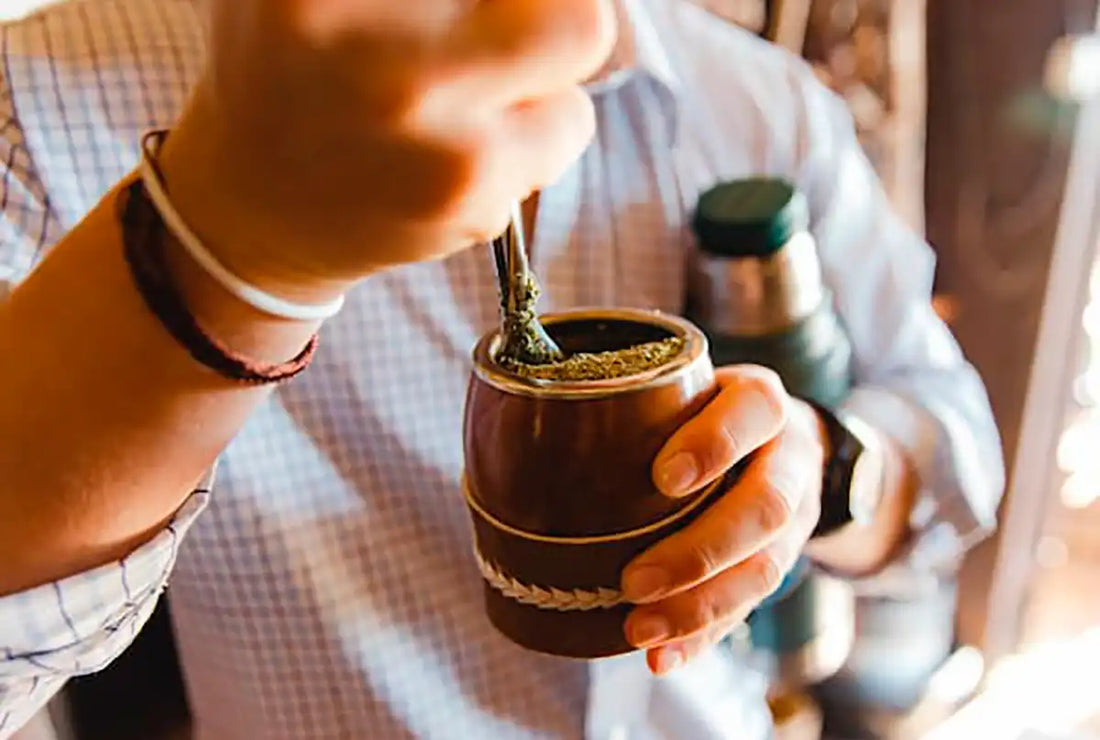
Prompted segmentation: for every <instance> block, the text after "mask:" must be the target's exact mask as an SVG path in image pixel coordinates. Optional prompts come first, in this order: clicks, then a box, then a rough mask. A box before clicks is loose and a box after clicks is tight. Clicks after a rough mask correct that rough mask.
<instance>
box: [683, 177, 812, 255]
mask: <svg viewBox="0 0 1100 740" xmlns="http://www.w3.org/2000/svg"><path fill="white" fill-rule="evenodd" d="M692 226H693V228H694V229H695V235H696V237H697V239H698V241H699V248H700V249H701V250H703V251H704V252H706V253H707V254H711V255H714V256H716V257H769V256H771V255H773V254H775V253H776V252H778V251H779V250H780V249H782V247H783V245H784V244H786V243H787V242H788V241H790V239H791V237H792V236H794V235H795V234H797V233H799V232H801V231H806V230H808V229H809V227H810V209H809V205H808V204H807V203H806V198H805V196H803V195H802V193H800V192H798V190H797V189H795V187H794V186H793V185H791V184H790V183H789V182H787V181H785V180H780V179H775V178H769V177H754V178H749V179H745V180H733V181H731V182H725V183H720V184H719V185H716V186H715V187H713V188H711V189H710V190H708V191H706V192H705V193H703V195H702V196H700V198H699V204H698V206H697V208H696V210H695V218H694V221H693V224H692Z"/></svg>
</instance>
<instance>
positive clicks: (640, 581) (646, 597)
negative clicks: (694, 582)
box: [623, 565, 672, 604]
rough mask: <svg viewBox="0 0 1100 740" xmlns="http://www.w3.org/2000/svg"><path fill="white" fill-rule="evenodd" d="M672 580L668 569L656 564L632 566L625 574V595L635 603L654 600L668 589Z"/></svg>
mask: <svg viewBox="0 0 1100 740" xmlns="http://www.w3.org/2000/svg"><path fill="white" fill-rule="evenodd" d="M671 580H672V579H670V578H669V576H668V571H666V570H665V569H664V568H660V567H657V566H655V565H643V566H642V567H640V568H631V569H628V570H627V572H626V574H625V575H624V576H623V596H625V597H626V600H627V601H632V602H634V603H635V604H641V603H644V602H646V601H652V600H653V599H656V598H657V597H659V596H660V595H661V594H663V593H664V592H665V591H667V590H668V588H669V586H670V585H671Z"/></svg>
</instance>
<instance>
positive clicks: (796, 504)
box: [622, 423, 824, 604]
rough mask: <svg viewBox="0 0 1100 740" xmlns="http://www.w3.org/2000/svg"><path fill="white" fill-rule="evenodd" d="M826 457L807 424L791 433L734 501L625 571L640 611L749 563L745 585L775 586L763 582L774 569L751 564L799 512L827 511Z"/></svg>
mask: <svg viewBox="0 0 1100 740" xmlns="http://www.w3.org/2000/svg"><path fill="white" fill-rule="evenodd" d="M823 457H824V453H823V450H822V448H821V443H820V441H819V440H818V439H817V438H816V436H815V433H814V431H813V430H812V429H809V428H808V425H807V424H802V423H793V424H788V425H786V426H785V427H784V428H783V431H782V432H781V433H780V434H779V436H778V437H776V438H775V439H774V440H773V441H771V442H769V443H767V444H766V445H765V447H764V448H763V449H762V450H761V451H760V453H759V454H758V455H757V456H756V457H755V458H753V460H752V462H751V463H750V464H749V465H748V467H746V469H745V472H744V474H743V475H742V476H741V478H740V479H739V480H738V481H737V483H736V484H735V485H734V486H733V488H732V489H730V491H729V492H728V493H726V494H725V495H724V496H722V497H721V498H719V499H718V500H717V501H715V502H714V503H713V504H712V505H711V506H710V507H709V508H708V509H707V511H705V512H704V513H703V514H702V515H701V516H700V517H699V518H698V519H696V520H695V521H694V522H692V523H691V524H690V525H688V526H687V527H685V528H684V529H682V530H680V531H679V532H677V533H675V534H673V535H671V536H670V537H668V538H666V539H664V540H662V541H660V542H658V543H657V544H656V545H654V546H653V547H651V548H650V549H649V550H647V551H646V552H644V553H642V555H640V556H639V557H638V558H637V559H635V560H634V562H632V563H631V564H630V565H629V566H628V567H627V568H626V570H625V571H624V572H623V583H622V588H623V594H624V595H625V596H626V598H627V599H629V600H630V601H632V602H634V603H639V604H644V603H649V602H652V601H655V600H657V599H663V598H666V597H668V596H670V595H673V594H676V593H680V592H682V591H686V590H688V589H691V588H694V587H696V586H697V585H698V584H700V583H703V582H704V581H707V580H710V579H713V578H716V577H718V576H719V575H720V574H723V573H724V572H725V571H726V570H727V569H730V568H733V567H734V566H737V565H738V564H739V563H742V561H745V563H747V564H748V566H747V567H748V568H749V571H748V572H747V573H746V574H745V575H746V577H749V578H750V580H752V578H753V577H755V578H756V580H757V581H760V582H763V583H765V585H774V584H770V583H768V582H767V579H765V578H764V576H766V575H767V576H770V575H774V573H771V572H763V571H767V567H768V564H767V562H764V561H753V560H752V559H751V556H752V554H753V553H756V552H758V551H759V550H761V549H762V548H764V547H766V546H768V545H770V544H771V543H773V542H775V541H776V540H777V538H779V537H780V535H785V534H788V532H787V530H788V527H789V525H790V524H791V523H792V520H793V519H794V518H795V517H794V514H795V512H796V511H798V510H799V509H800V508H801V507H802V506H803V505H804V504H805V500H806V499H810V500H811V501H810V505H813V506H819V505H820V504H819V501H818V498H819V496H818V495H817V492H819V491H820V485H821V480H820V479H821V469H822V461H823ZM809 529H810V530H811V531H812V529H813V523H812V522H811V523H810V527H809ZM807 536H808V533H807ZM804 542H805V538H803V539H801V540H800V541H797V543H796V546H797V547H798V548H801V546H802V544H803V543H804ZM747 558H748V559H749V560H746V559H747ZM761 569H763V571H762V570H761ZM750 595H751V594H750Z"/></svg>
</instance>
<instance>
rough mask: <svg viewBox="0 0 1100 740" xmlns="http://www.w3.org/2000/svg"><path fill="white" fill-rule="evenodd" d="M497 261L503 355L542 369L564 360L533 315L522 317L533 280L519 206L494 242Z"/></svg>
mask: <svg viewBox="0 0 1100 740" xmlns="http://www.w3.org/2000/svg"><path fill="white" fill-rule="evenodd" d="M493 259H494V261H495V262H496V269H497V280H498V281H499V283H500V299H501V300H500V303H501V307H502V309H503V316H502V317H501V318H502V321H501V334H502V336H503V339H504V342H503V347H502V354H503V355H505V356H507V357H509V358H511V359H513V360H516V361H518V362H522V363H524V364H528V365H541V364H546V363H548V362H553V361H554V360H558V359H561V357H562V351H561V349H560V348H559V347H558V345H557V344H555V343H554V340H553V339H551V338H550V335H548V334H547V333H546V329H545V328H544V327H543V326H542V324H541V323H539V320H538V317H537V316H534V315H533V308H534V307H533V306H527V307H525V308H527V309H528V310H530V311H532V315H531V316H529V317H522V316H520V315H519V314H520V306H519V296H522V295H525V294H526V292H527V290H528V285H529V284H530V281H531V279H532V277H531V266H530V263H529V262H528V259H527V244H526V239H525V238H524V234H523V211H522V209H521V207H520V204H519V203H518V202H516V203H513V204H512V218H511V220H510V221H509V223H508V228H507V229H505V231H504V233H503V234H501V235H500V236H498V237H497V238H495V239H493Z"/></svg>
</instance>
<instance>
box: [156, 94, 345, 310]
mask: <svg viewBox="0 0 1100 740" xmlns="http://www.w3.org/2000/svg"><path fill="white" fill-rule="evenodd" d="M214 120H215V117H214V116H210V115H205V114H204V113H203V111H202V106H201V101H200V99H198V98H196V99H195V100H193V101H192V104H191V105H190V106H189V108H188V109H187V111H186V112H185V113H184V115H183V117H182V118H181V119H180V121H179V122H178V123H177V125H176V126H175V127H174V128H173V130H172V132H171V134H170V135H169V136H167V137H166V139H165V140H164V143H163V145H162V146H161V147H160V150H159V152H158V153H157V156H156V162H157V168H158V169H159V171H160V173H161V175H162V177H163V181H164V186H165V188H166V190H167V191H168V195H169V199H170V201H171V203H172V206H173V207H174V208H175V210H176V211H177V212H178V213H179V215H180V217H181V218H182V220H183V221H184V223H186V225H187V227H188V228H189V229H190V230H191V231H192V232H194V234H195V235H196V236H197V237H198V239H199V241H200V242H201V243H202V245H203V247H204V248H205V250H206V251H207V252H209V254H210V256H212V257H213V258H214V259H215V260H216V261H217V262H218V263H219V264H220V265H221V266H222V267H224V268H225V269H226V270H227V271H228V272H229V273H231V274H232V275H233V276H234V277H236V278H238V279H239V280H240V281H243V282H244V283H246V284H248V285H250V286H254V287H255V288H258V289H259V290H261V291H263V292H265V293H268V294H270V295H272V296H275V297H277V298H279V299H282V300H284V301H289V302H293V303H301V304H313V305H321V304H325V303H328V302H331V301H333V300H335V299H337V298H339V297H340V296H342V295H343V294H344V293H346V292H347V290H348V289H349V288H350V287H351V284H352V282H353V281H352V280H349V279H347V278H345V277H336V276H327V275H321V274H318V273H317V271H316V270H313V269H310V268H309V267H308V266H307V265H306V264H304V263H303V264H298V260H296V259H295V257H296V255H309V254H310V253H311V249H310V246H309V245H302V246H296V245H294V244H291V243H289V242H290V241H291V240H290V239H289V238H288V236H287V234H286V231H285V230H284V229H280V227H279V226H278V224H276V223H274V221H273V219H271V218H269V217H267V216H265V215H264V214H263V209H262V208H260V207H258V206H257V205H256V200H257V199H258V198H259V195H258V193H257V192H256V188H255V187H248V186H242V182H241V178H240V177H238V173H239V171H240V169H241V168H242V163H240V162H239V161H236V160H235V159H234V158H233V157H231V156H228V155H227V154H225V153H226V152H228V151H229V148H228V147H225V146H221V145H219V140H220V138H221V136H220V134H219V129H218V127H217V125H216V124H215V123H214V122H213V121H214ZM177 247H178V245H177ZM174 251H175V252H177V253H179V252H182V251H183V250H182V249H178V248H177V249H175V250H174ZM178 256H179V255H178V254H177V257H178ZM185 262H186V261H185V260H180V266H181V268H185V267H186V264H185ZM192 262H193V260H192ZM303 262H304V261H303ZM195 267H198V265H195ZM257 313H258V312H257Z"/></svg>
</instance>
